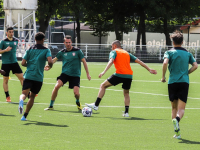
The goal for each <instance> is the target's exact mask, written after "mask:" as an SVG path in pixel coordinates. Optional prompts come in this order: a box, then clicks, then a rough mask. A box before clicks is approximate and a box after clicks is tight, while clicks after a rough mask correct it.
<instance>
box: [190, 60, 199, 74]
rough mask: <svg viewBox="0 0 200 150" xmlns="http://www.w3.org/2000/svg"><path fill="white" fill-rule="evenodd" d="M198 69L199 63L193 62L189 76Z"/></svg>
mask: <svg viewBox="0 0 200 150" xmlns="http://www.w3.org/2000/svg"><path fill="white" fill-rule="evenodd" d="M197 68H198V64H197V62H193V64H192V67H191V68H190V69H189V71H188V74H190V73H192V72H193V71H195V70H196V69H197Z"/></svg>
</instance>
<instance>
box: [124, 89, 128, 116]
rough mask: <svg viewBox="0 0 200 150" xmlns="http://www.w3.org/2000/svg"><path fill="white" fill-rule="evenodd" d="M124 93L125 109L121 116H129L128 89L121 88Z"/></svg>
mask: <svg viewBox="0 0 200 150" xmlns="http://www.w3.org/2000/svg"><path fill="white" fill-rule="evenodd" d="M123 93H124V105H125V111H124V114H123V116H124V117H129V114H128V111H129V105H130V96H129V90H125V89H124V90H123Z"/></svg>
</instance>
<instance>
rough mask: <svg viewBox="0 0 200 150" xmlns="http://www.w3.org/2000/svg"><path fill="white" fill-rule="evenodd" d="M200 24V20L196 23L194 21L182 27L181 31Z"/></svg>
mask: <svg viewBox="0 0 200 150" xmlns="http://www.w3.org/2000/svg"><path fill="white" fill-rule="evenodd" d="M199 23H200V19H199V20H196V21H193V22H192V23H191V24H186V25H184V26H182V27H180V30H184V29H187V28H188V26H191V25H198V24H199Z"/></svg>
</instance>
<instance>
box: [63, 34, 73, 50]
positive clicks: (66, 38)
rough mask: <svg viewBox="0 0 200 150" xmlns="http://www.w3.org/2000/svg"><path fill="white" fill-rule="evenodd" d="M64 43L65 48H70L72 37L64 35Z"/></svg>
mask: <svg viewBox="0 0 200 150" xmlns="http://www.w3.org/2000/svg"><path fill="white" fill-rule="evenodd" d="M64 44H65V47H66V48H67V50H71V49H72V37H71V36H70V35H66V36H65V38H64Z"/></svg>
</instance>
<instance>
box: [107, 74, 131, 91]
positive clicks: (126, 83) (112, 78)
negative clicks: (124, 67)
mask: <svg viewBox="0 0 200 150" xmlns="http://www.w3.org/2000/svg"><path fill="white" fill-rule="evenodd" d="M107 80H108V82H110V84H112V85H114V86H115V85H117V84H119V83H123V84H122V88H123V89H125V90H129V89H130V88H131V83H132V79H129V78H120V77H117V76H115V75H112V76H110V77H109V78H108V79H107Z"/></svg>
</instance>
